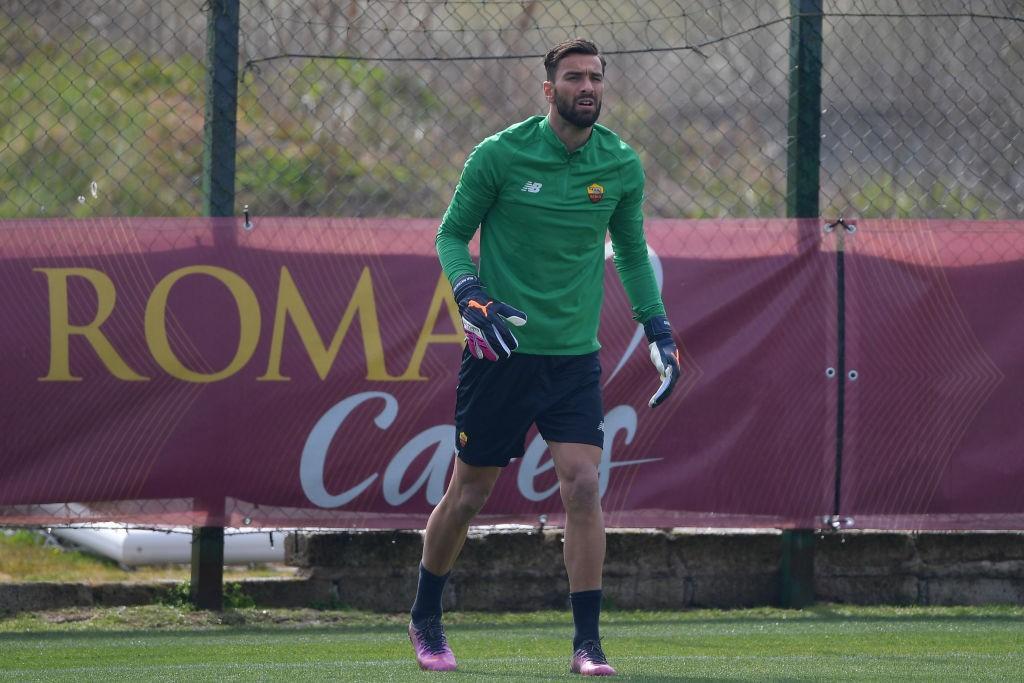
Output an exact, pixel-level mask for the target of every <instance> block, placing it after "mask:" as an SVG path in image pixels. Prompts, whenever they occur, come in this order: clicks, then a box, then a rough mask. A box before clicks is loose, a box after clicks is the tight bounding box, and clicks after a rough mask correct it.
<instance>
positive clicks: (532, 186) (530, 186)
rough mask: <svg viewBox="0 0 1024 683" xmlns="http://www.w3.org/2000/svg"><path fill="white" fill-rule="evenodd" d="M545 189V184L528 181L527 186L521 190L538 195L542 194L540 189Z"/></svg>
mask: <svg viewBox="0 0 1024 683" xmlns="http://www.w3.org/2000/svg"><path fill="white" fill-rule="evenodd" d="M542 187H544V183H538V182H536V181H533V180H527V181H526V184H525V185H523V187H522V188H520V190H519V191H520V192H529V193H530V194H537V193H538V192H540V188H542Z"/></svg>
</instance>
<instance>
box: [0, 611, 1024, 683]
mask: <svg viewBox="0 0 1024 683" xmlns="http://www.w3.org/2000/svg"><path fill="white" fill-rule="evenodd" d="M406 618H407V617H406V616H405V615H376V614H367V613H361V612H352V611H344V610H336V611H330V610H325V611H313V610H260V609H247V610H231V611H228V612H225V613H223V614H220V615H217V614H212V613H209V612H192V611H188V610H184V609H176V608H170V607H155V606H154V607H139V608H110V609H99V610H85V611H83V610H64V611H59V612H46V613H35V614H25V615H20V616H18V617H9V618H6V619H0V680H12V681H38V680H62V681H70V680H75V681H92V680H97V681H98V680H103V681H107V680H133V681H135V680H174V681H178V680H188V681H254V680H264V681H278V680H293V681H307V680H310V681H318V680H351V681H402V680H428V679H444V680H467V681H468V680H500V681H535V680H557V679H571V678H576V677H575V676H572V675H570V674H569V673H568V672H567V668H568V656H569V652H568V651H567V650H568V647H569V638H570V637H571V631H572V629H571V624H570V618H569V616H568V614H566V613H560V612H534V613H526V614H479V613H453V614H450V615H448V616H447V618H446V620H447V622H448V625H449V635H450V639H451V642H452V646H453V648H454V650H455V653H456V655H457V656H458V658H459V671H457V672H455V673H451V674H436V673H434V674H428V673H422V672H419V671H418V669H416V665H415V663H414V662H413V659H412V655H411V648H410V646H409V644H408V642H407V640H406V636H405V631H404V628H405V620H406ZM602 635H603V636H604V638H605V644H606V651H607V653H608V656H609V659H610V661H611V662H612V664H614V665H616V666H617V667H618V669H619V671H620V673H621V674H622V678H624V679H627V680H652V681H655V680H663V681H679V680H697V679H701V680H709V679H710V680H758V679H775V680H779V679H789V680H825V679H827V680H844V681H846V680H911V679H916V680H963V679H971V680H978V679H987V680H1000V681H1008V680H1021V679H1022V676H1024V608H1020V607H982V608H973V607H972V608H967V607H962V608H960V607H958V608H879V607H870V608H852V607H837V606H824V607H818V608H815V609H810V610H803V611H786V610H777V609H756V610H735V611H717V610H716V611H711V610H694V611H687V612H622V611H609V612H607V613H606V614H605V618H604V620H603V633H602Z"/></svg>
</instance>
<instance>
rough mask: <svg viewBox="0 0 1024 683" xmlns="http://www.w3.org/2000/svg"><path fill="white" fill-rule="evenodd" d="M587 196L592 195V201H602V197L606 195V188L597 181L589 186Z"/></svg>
mask: <svg viewBox="0 0 1024 683" xmlns="http://www.w3.org/2000/svg"><path fill="white" fill-rule="evenodd" d="M587 196H588V197H590V201H592V202H594V203H595V204H596V203H598V202H599V201H601V198H602V197H604V188H603V187H602V186H600V185H598V184H597V183H594V184H593V185H591V186H589V187H588V188H587Z"/></svg>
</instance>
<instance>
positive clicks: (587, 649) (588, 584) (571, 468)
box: [548, 442, 615, 676]
mask: <svg viewBox="0 0 1024 683" xmlns="http://www.w3.org/2000/svg"><path fill="white" fill-rule="evenodd" d="M548 448H550V449H551V457H552V459H553V460H554V461H555V472H556V473H557V474H558V484H559V491H560V493H561V495H562V504H563V505H564V506H565V545H564V549H563V552H564V555H565V570H566V573H567V574H568V575H569V599H570V601H571V602H572V619H573V624H574V625H575V627H576V633H575V635H574V636H573V643H572V647H573V657H572V661H571V662H570V664H569V670H570V671H572V672H573V673H578V674H583V675H585V676H613V675H615V669H613V668H612V667H611V666H609V665H608V660H607V659H606V658H605V655H604V650H603V649H602V648H601V636H600V630H599V627H598V626H599V622H600V619H601V595H602V594H601V576H602V574H603V572H604V554H605V531H604V514H603V513H602V511H601V488H600V480H599V477H598V465H600V463H601V449H600V448H599V447H597V446H591V445H589V444H581V443H558V442H548Z"/></svg>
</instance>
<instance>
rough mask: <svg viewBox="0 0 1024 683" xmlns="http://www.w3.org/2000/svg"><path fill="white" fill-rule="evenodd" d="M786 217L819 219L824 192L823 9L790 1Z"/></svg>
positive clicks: (817, 0)
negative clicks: (822, 127)
mask: <svg viewBox="0 0 1024 683" xmlns="http://www.w3.org/2000/svg"><path fill="white" fill-rule="evenodd" d="M790 3H791V4H790V7H791V11H792V25H791V28H790V34H789V140H788V144H787V146H786V161H787V164H786V166H787V169H786V170H787V172H786V215H787V216H789V217H790V218H817V217H818V215H819V208H818V195H819V193H820V190H821V181H820V179H819V174H820V172H821V3H822V0H790Z"/></svg>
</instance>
